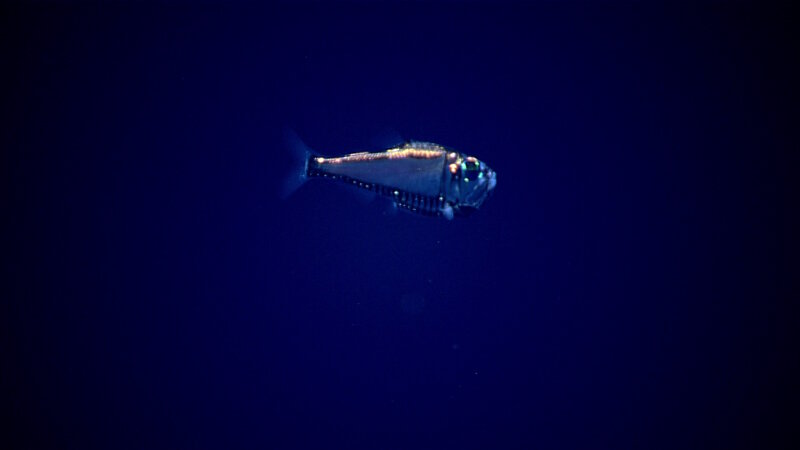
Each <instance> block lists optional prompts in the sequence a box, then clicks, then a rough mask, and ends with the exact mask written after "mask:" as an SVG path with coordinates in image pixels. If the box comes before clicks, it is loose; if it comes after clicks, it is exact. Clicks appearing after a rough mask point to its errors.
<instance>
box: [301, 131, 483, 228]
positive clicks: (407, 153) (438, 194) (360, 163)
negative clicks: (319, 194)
mask: <svg viewBox="0 0 800 450" xmlns="http://www.w3.org/2000/svg"><path fill="white" fill-rule="evenodd" d="M297 142H298V143H299V140H298V141H297ZM303 150H304V151H303V171H302V174H301V175H300V181H299V182H295V183H294V184H296V185H299V184H300V183H302V181H303V180H305V179H307V178H323V179H328V180H332V181H337V182H340V183H346V184H348V185H352V186H355V187H358V188H361V189H366V190H368V191H372V192H375V193H377V194H378V195H380V196H383V197H386V198H389V199H390V200H391V201H392V202H394V204H395V205H396V206H397V207H399V208H403V209H405V210H408V211H411V212H414V213H418V214H423V215H428V216H441V217H445V218H447V219H452V218H453V217H454V216H467V215H469V214H471V213H472V212H474V211H476V210H477V209H478V208H480V206H481V205H482V204H483V202H484V201H485V200H486V198H487V197H488V196H489V194H490V193H491V192H492V190H493V189H494V188H495V186H496V184H497V175H496V174H495V172H494V171H493V170H492V169H490V168H489V166H487V165H486V164H484V163H483V162H481V161H480V160H478V159H477V158H475V157H473V156H467V155H464V154H461V153H459V152H456V151H454V150H451V149H448V148H445V147H443V146H441V145H438V144H433V143H429V142H406V143H404V144H402V145H398V146H395V147H393V148H389V149H387V150H384V151H381V152H360V153H350V154H347V155H343V156H333V157H331V156H320V155H315V154H313V152H311V150H309V149H307V148H305V147H304V148H303Z"/></svg>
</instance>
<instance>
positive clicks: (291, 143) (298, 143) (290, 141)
mask: <svg viewBox="0 0 800 450" xmlns="http://www.w3.org/2000/svg"><path fill="white" fill-rule="evenodd" d="M284 139H285V141H286V147H287V148H288V149H289V150H290V151H291V154H292V169H291V171H290V172H289V174H288V175H287V176H286V179H285V180H284V182H283V189H282V191H281V197H282V198H284V199H285V198H287V197H289V196H290V195H292V193H293V192H294V191H296V190H298V189H299V188H300V186H302V185H303V183H305V182H306V180H307V179H308V177H307V176H306V173H307V171H308V159H309V158H310V157H311V149H310V148H308V146H307V145H306V144H304V143H303V141H302V140H300V138H299V137H298V136H297V134H296V133H295V132H294V131H292V130H290V129H288V128H287V129H286V130H285V131H284Z"/></svg>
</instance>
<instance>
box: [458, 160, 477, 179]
mask: <svg viewBox="0 0 800 450" xmlns="http://www.w3.org/2000/svg"><path fill="white" fill-rule="evenodd" d="M461 173H462V175H463V177H464V181H466V182H470V181H474V180H477V179H478V175H480V173H481V163H480V162H479V161H478V160H477V159H475V158H472V157H469V158H467V159H466V160H465V161H464V162H462V163H461Z"/></svg>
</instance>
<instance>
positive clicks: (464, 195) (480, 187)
mask: <svg viewBox="0 0 800 450" xmlns="http://www.w3.org/2000/svg"><path fill="white" fill-rule="evenodd" d="M457 169H458V170H457V174H455V175H456V176H457V178H458V184H459V186H458V196H459V201H458V205H457V207H456V211H457V213H458V214H459V215H469V214H471V213H472V212H474V211H475V210H477V209H478V208H480V206H481V205H482V204H483V202H484V201H485V200H486V199H487V198H488V197H489V195H490V194H491V193H492V191H493V190H494V188H495V186H496V185H497V174H496V173H495V172H494V170H492V169H491V168H490V167H489V166H487V165H486V164H485V163H484V162H483V161H480V160H479V159H478V158H475V157H474V156H467V157H465V158H461V161H460V164H459V167H457Z"/></svg>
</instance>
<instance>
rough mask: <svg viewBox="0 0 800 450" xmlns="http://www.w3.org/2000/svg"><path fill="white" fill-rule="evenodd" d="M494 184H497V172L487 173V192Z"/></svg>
mask: <svg viewBox="0 0 800 450" xmlns="http://www.w3.org/2000/svg"><path fill="white" fill-rule="evenodd" d="M495 186H497V174H496V173H495V172H492V173H491V174H489V184H488V186H487V187H486V190H487V191H488V192H491V191H492V189H494V187H495Z"/></svg>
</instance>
